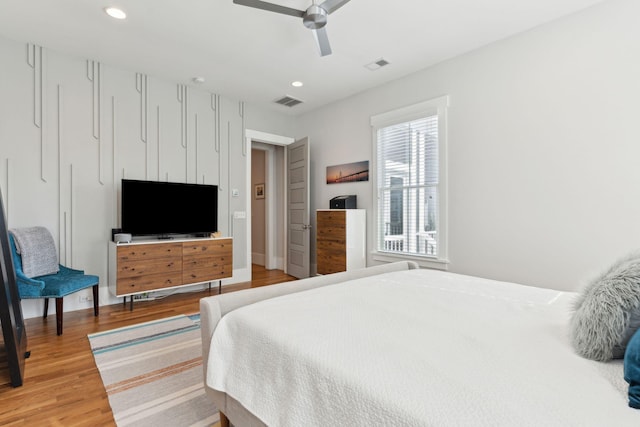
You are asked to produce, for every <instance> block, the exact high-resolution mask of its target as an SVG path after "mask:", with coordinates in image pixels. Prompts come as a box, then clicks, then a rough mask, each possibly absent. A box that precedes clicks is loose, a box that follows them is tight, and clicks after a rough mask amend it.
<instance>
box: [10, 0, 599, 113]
mask: <svg viewBox="0 0 640 427" xmlns="http://www.w3.org/2000/svg"><path fill="white" fill-rule="evenodd" d="M601 1H602V0H396V1H384V0H351V1H350V2H349V3H347V4H346V5H345V6H343V7H342V8H340V9H339V10H337V11H336V12H334V13H333V14H332V15H330V16H329V21H328V24H327V27H326V28H327V32H328V35H329V40H330V42H331V47H332V49H333V54H332V55H330V56H326V57H320V55H319V53H318V50H317V46H316V43H315V40H314V37H313V34H312V32H311V31H310V30H308V29H306V28H305V27H304V26H303V25H302V21H301V19H298V18H294V17H292V16H286V15H279V14H276V13H273V12H267V11H263V10H258V9H253V8H249V7H246V6H240V5H235V4H233V1H232V0H181V1H178V0H0V34H1V35H4V36H6V37H8V38H10V39H13V40H17V41H22V42H30V43H36V44H38V45H41V46H44V47H46V48H49V49H52V50H55V51H58V52H63V53H66V54H70V55H73V56H76V57H80V58H87V59H94V60H98V61H101V62H103V63H104V64H107V65H110V66H115V67H118V68H123V69H127V70H131V71H135V72H142V73H147V74H149V75H151V76H155V77H161V78H164V79H168V80H171V81H175V82H179V83H187V84H193V83H192V82H191V78H193V77H196V76H201V77H204V78H205V79H206V81H205V83H204V84H202V85H200V86H201V88H202V89H204V90H208V91H211V92H215V93H219V94H222V95H225V96H227V97H231V98H234V99H239V100H243V101H246V102H249V103H251V104H253V105H256V106H263V107H269V108H273V109H276V110H278V111H281V112H285V113H289V114H301V113H305V112H308V111H310V110H313V109H314V108H318V107H320V106H322V105H326V104H328V103H331V102H333V101H336V100H338V99H342V98H345V97H348V96H350V95H353V94H355V93H358V92H361V91H363V90H366V89H368V88H371V87H374V86H377V85H380V84H382V83H384V82H387V81H391V80H394V79H397V78H399V77H402V76H405V75H407V74H410V73H413V72H415V71H418V70H420V69H423V68H426V67H428V66H430V65H433V64H435V63H438V62H441V61H443V60H446V59H448V58H451V57H454V56H457V55H460V54H462V53H464V52H468V51H470V50H473V49H476V48H478V47H480V46H483V45H486V44H488V43H491V42H493V41H496V40H499V39H503V38H505V37H508V36H510V35H513V34H516V33H519V32H522V31H525V30H527V29H530V28H533V27H535V26H538V25H541V24H543V23H545V22H549V21H551V20H554V19H556V18H558V17H561V16H563V15H567V14H570V13H573V12H576V11H578V10H580V9H583V8H585V7H588V6H591V5H593V4H596V3H599V2H601ZM273 3H277V4H280V5H283V6H288V7H293V8H296V9H306V8H307V7H308V6H309V5H310V4H311V0H273ZM106 6H118V7H120V8H122V9H123V10H125V12H126V13H127V15H128V17H127V19H126V20H125V21H117V20H114V19H113V18H110V17H108V16H107V15H106V14H105V13H104V12H103V9H104V7H106ZM380 58H384V59H386V60H387V61H389V62H390V65H388V66H387V67H384V68H382V69H379V70H377V71H369V70H368V69H366V68H365V67H364V65H365V64H368V63H370V62H372V61H375V60H377V59H380ZM0 63H1V61H0ZM294 80H301V81H303V82H304V86H303V87H302V88H294V87H292V86H291V85H290V83H291V82H292V81H294ZM284 95H290V96H293V97H295V98H299V99H301V100H302V101H304V103H303V104H301V105H298V106H296V107H293V108H288V107H283V106H279V105H276V104H274V103H273V101H274V100H275V99H277V98H280V97H282V96H284Z"/></svg>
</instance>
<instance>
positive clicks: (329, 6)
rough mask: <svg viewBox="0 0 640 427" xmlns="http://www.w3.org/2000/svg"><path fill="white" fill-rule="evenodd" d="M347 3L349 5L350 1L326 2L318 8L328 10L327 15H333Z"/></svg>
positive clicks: (333, 0) (334, 0)
mask: <svg viewBox="0 0 640 427" xmlns="http://www.w3.org/2000/svg"><path fill="white" fill-rule="evenodd" d="M347 3H349V0H325V1H324V2H322V3H320V4H319V5H318V6H320V7H321V8H323V9H324V10H326V11H327V13H333V12H335V11H336V10H338V9H340V8H341V7H342V6H344V5H345V4H347Z"/></svg>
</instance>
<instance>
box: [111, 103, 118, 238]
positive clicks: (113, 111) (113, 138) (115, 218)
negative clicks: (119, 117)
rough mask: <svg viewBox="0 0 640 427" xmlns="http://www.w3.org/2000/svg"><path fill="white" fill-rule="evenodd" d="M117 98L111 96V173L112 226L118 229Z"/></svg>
mask: <svg viewBox="0 0 640 427" xmlns="http://www.w3.org/2000/svg"><path fill="white" fill-rule="evenodd" d="M116 154H117V149H116V98H115V96H113V95H112V96H111V162H112V163H111V171H112V176H113V222H112V224H113V225H114V226H115V227H117V225H118V224H119V223H120V219H119V218H118V185H117V182H116V176H117V174H116V158H117V157H116Z"/></svg>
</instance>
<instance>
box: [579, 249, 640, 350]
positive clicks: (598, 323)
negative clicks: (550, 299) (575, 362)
mask: <svg viewBox="0 0 640 427" xmlns="http://www.w3.org/2000/svg"><path fill="white" fill-rule="evenodd" d="M638 326H640V252H636V253H633V254H630V255H628V256H626V257H625V258H622V259H620V260H619V261H618V262H616V263H615V264H613V265H612V266H611V267H610V268H609V270H607V271H606V272H605V273H604V274H602V275H601V276H600V277H598V278H596V279H595V280H594V281H593V282H591V283H590V284H588V285H587V286H586V287H585V289H584V290H583V291H582V293H581V294H580V297H579V298H578V299H577V301H576V304H575V312H574V313H573V316H572V318H571V339H572V343H573V346H574V348H575V350H576V352H577V353H578V354H580V355H581V356H583V357H586V358H587V359H592V360H609V359H612V358H622V357H624V351H625V348H626V346H627V342H629V339H630V338H631V336H632V335H633V332H635V330H636V329H638Z"/></svg>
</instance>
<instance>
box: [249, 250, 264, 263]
mask: <svg viewBox="0 0 640 427" xmlns="http://www.w3.org/2000/svg"><path fill="white" fill-rule="evenodd" d="M265 262H266V255H265V254H259V253H256V252H253V253H252V254H251V264H256V265H262V266H264V265H265Z"/></svg>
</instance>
